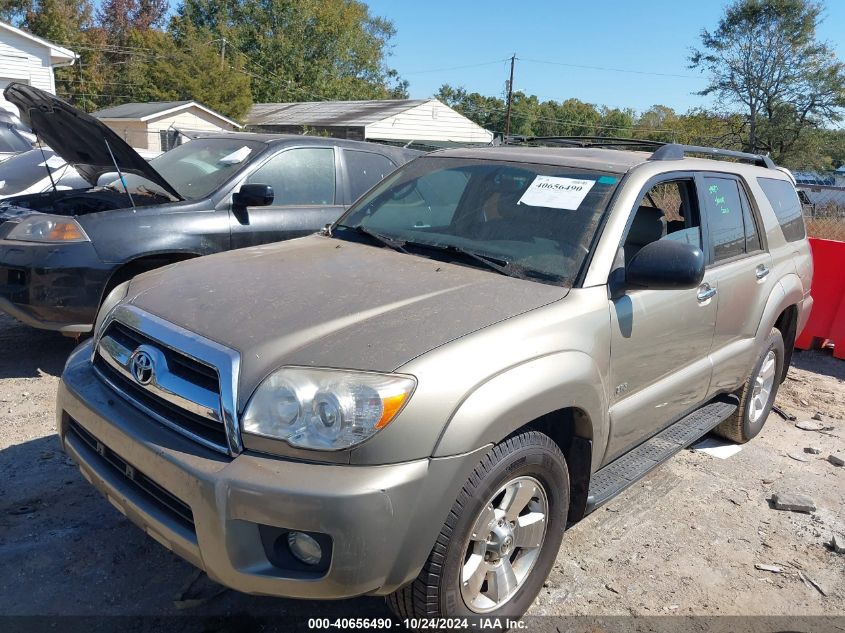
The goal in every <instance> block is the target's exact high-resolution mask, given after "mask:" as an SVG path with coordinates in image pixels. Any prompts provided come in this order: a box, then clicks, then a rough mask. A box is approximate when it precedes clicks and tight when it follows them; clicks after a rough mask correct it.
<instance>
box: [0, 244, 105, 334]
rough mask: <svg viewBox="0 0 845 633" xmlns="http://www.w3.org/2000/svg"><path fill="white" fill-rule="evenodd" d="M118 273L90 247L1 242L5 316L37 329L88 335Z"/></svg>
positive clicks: (0, 293)
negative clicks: (107, 290)
mask: <svg viewBox="0 0 845 633" xmlns="http://www.w3.org/2000/svg"><path fill="white" fill-rule="evenodd" d="M113 268H114V266H113V265H111V264H105V263H103V262H102V261H101V260H100V258H99V257H98V256H97V253H96V251H95V250H94V247H93V246H92V245H91V243H90V242H83V243H74V244H36V243H28V242H12V241H8V240H0V310H2V311H3V312H6V313H7V314H9V315H11V316H13V317H15V318H16V319H18V320H20V321H23V322H24V323H26V324H27V325H31V326H32V327H37V328H41V329H47V330H57V331H61V332H68V333H76V332H89V331H90V330H91V325H92V324H93V323H94V320H95V318H96V315H97V308H98V306H99V305H100V298H101V297H102V293H103V290H104V288H105V286H106V283H107V282H108V280H109V278H110V276H111V273H112V270H113Z"/></svg>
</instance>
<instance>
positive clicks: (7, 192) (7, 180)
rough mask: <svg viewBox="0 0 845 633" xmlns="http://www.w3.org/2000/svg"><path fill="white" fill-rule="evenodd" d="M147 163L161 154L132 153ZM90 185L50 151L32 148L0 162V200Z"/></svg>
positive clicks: (147, 152)
mask: <svg viewBox="0 0 845 633" xmlns="http://www.w3.org/2000/svg"><path fill="white" fill-rule="evenodd" d="M136 151H137V152H138V153H139V154H140V155H141V156H142V157H144V158H146V159H147V160H149V159H151V158H155V157H156V156H158V155H159V154H160V153H161V152H155V151H150V150H136ZM117 177H118V175H117V173H116V172H114V173H111V174H110V175H108V176H107V177H106V178H105V180H104V182H108V181H111V180H114V179H116V178H117ZM90 186H91V185H90V184H89V183H88V182H87V181H86V180H85V179H84V178H82V176H80V175H79V173H78V172H77V171H76V170H75V169H74V168H73V167H71V166H70V165H68V164H67V162H66V161H65V159H63V158H62V157H61V156H59V155H58V154H56V153H55V152H54V151H53V150H51V149H48V148H44V151H43V152H42V151H41V150H40V149H32V150H29V151H28V152H23V153H20V154H15V155H14V156H11V157H10V158H8V159H6V160H4V161H3V162H2V163H0V200H3V199H4V198H10V197H12V196H22V195H26V194H30V193H43V192H45V191H51V190H52V189H53V188H54V187H55V188H56V189H58V190H66V189H87V188H89V187H90Z"/></svg>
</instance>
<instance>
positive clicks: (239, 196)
mask: <svg viewBox="0 0 845 633" xmlns="http://www.w3.org/2000/svg"><path fill="white" fill-rule="evenodd" d="M274 197H275V195H274V193H273V187H271V186H270V185H243V186H242V187H241V189H240V191H236V192H235V193H234V194H233V195H232V204H233V205H234V206H236V207H266V206H267V205H269V204H273V198H274Z"/></svg>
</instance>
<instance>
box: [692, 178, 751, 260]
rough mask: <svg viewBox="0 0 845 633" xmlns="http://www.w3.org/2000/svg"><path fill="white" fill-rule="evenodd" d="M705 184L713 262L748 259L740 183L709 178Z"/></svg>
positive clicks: (706, 211)
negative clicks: (743, 256) (741, 256)
mask: <svg viewBox="0 0 845 633" xmlns="http://www.w3.org/2000/svg"><path fill="white" fill-rule="evenodd" d="M703 181H704V196H703V198H704V212H705V213H706V214H707V226H708V231H709V234H710V243H711V244H712V245H713V260H714V261H716V262H719V261H723V260H726V259H731V258H733V257H738V256H740V255H744V254H745V249H746V235H745V221H744V219H743V214H744V210H743V204H742V199H741V198H740V192H739V183H738V182H737V181H736V180H734V179H733V178H718V177H712V176H705V177H704V179H703ZM755 232H756V231H755Z"/></svg>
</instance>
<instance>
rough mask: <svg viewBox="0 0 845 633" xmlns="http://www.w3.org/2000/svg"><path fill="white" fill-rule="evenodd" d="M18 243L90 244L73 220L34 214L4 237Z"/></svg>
mask: <svg viewBox="0 0 845 633" xmlns="http://www.w3.org/2000/svg"><path fill="white" fill-rule="evenodd" d="M6 239H7V240H17V241H20V242H50V243H67V242H90V241H91V240H89V239H88V236H87V235H85V231H83V230H82V227H81V226H80V225H79V223H78V222H77V221H76V220H74V219H73V218H64V217H61V216H55V215H44V214H41V213H36V214H34V215H28V216H26V217H25V218H24V219H23V220H21V221H20V223H18V225H17V226H16V227H15V228H13V229H12V230H11V232H10V233H9V234H8V235H7V236H6Z"/></svg>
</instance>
